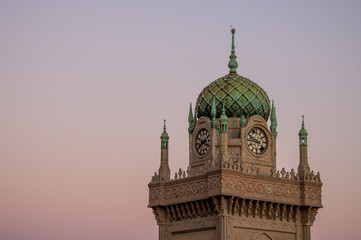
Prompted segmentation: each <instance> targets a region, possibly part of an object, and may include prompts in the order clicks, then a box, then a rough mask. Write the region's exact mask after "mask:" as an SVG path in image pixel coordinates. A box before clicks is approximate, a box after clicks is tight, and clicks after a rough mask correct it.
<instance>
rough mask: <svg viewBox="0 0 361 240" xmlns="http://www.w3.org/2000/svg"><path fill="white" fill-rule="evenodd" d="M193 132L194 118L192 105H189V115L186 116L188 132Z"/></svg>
mask: <svg viewBox="0 0 361 240" xmlns="http://www.w3.org/2000/svg"><path fill="white" fill-rule="evenodd" d="M193 131H194V118H193V111H192V103H190V105H189V114H188V132H189V133H190V134H191V133H193Z"/></svg>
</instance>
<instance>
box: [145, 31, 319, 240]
mask: <svg viewBox="0 0 361 240" xmlns="http://www.w3.org/2000/svg"><path fill="white" fill-rule="evenodd" d="M234 34H235V30H234V29H232V50H231V55H230V61H229V63H228V67H229V69H230V71H229V74H227V75H226V76H224V77H221V78H219V79H217V80H215V81H213V82H211V83H210V84H209V85H208V86H206V87H205V88H204V89H203V90H202V92H201V93H200V94H199V96H198V99H197V102H196V106H195V111H194V114H193V109H192V105H190V109H189V116H188V123H189V127H188V133H189V166H188V168H187V170H182V169H179V171H178V172H176V173H175V174H174V177H173V178H171V177H170V170H169V160H168V141H169V136H168V134H167V132H166V126H165V122H164V130H163V133H162V135H161V161H160V168H159V170H158V172H155V173H154V176H153V177H152V180H151V182H150V183H149V184H148V187H149V205H148V207H150V208H152V209H153V212H154V214H155V218H156V220H157V224H158V226H159V240H180V239H187V240H193V239H194V240H203V239H204V240H240V239H242V240H266V239H272V240H276V239H286V240H310V239H311V235H310V227H311V226H312V224H313V222H314V220H315V216H316V214H317V211H318V209H319V208H322V204H321V187H322V183H321V179H320V174H319V173H317V174H315V173H314V172H313V171H311V170H310V167H309V164H308V157H307V137H308V133H307V131H306V129H305V123H304V118H303V116H302V127H301V130H300V132H299V147H300V159H299V166H298V168H297V172H296V171H295V170H294V169H291V170H290V171H289V172H287V171H286V170H285V169H284V168H282V170H277V166H276V140H277V117H276V108H275V106H274V102H273V101H272V104H271V103H270V100H269V98H268V95H267V93H266V92H265V91H264V90H263V89H262V88H261V87H260V86H259V85H257V84H256V83H255V82H253V81H251V80H250V79H248V78H245V77H242V76H240V75H238V74H237V71H236V69H237V67H238V63H237V60H236V58H237V57H236V55H235V45H234ZM268 120H270V125H268V124H267V121H268Z"/></svg>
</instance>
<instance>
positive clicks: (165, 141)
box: [160, 119, 169, 148]
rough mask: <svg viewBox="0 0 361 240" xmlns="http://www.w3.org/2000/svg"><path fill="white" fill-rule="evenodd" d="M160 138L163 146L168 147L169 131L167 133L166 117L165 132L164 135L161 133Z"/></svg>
mask: <svg viewBox="0 0 361 240" xmlns="http://www.w3.org/2000/svg"><path fill="white" fill-rule="evenodd" d="M160 139H161V148H168V139H169V136H168V133H167V128H166V126H165V119H164V127H163V133H162V135H160Z"/></svg>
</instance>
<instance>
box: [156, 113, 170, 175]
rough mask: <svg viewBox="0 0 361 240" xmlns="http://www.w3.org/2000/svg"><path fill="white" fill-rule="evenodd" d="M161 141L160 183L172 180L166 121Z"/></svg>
mask: <svg viewBox="0 0 361 240" xmlns="http://www.w3.org/2000/svg"><path fill="white" fill-rule="evenodd" d="M160 140H161V147H160V167H159V170H158V176H159V179H160V181H167V180H169V179H170V169H169V163H168V141H169V136H168V133H167V129H166V125H165V120H164V127H163V133H162V135H161V136H160Z"/></svg>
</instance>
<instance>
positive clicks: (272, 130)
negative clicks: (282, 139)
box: [270, 100, 277, 138]
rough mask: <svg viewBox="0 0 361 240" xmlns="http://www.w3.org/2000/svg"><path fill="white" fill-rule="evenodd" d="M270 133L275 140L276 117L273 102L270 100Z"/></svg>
mask: <svg viewBox="0 0 361 240" xmlns="http://www.w3.org/2000/svg"><path fill="white" fill-rule="evenodd" d="M270 130H271V132H272V133H273V136H274V137H275V138H277V117H276V108H275V105H274V102H273V100H272V111H271V127H270Z"/></svg>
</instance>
